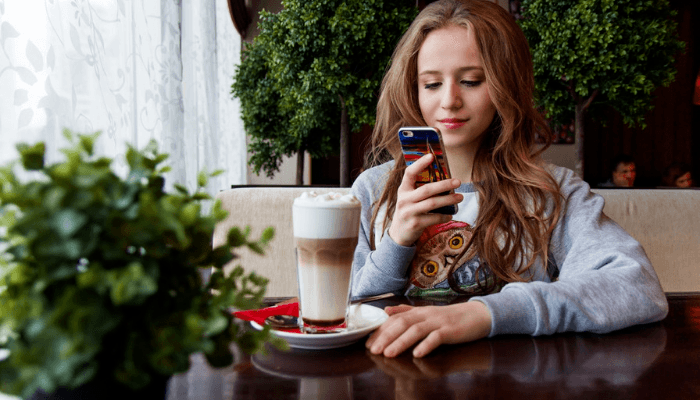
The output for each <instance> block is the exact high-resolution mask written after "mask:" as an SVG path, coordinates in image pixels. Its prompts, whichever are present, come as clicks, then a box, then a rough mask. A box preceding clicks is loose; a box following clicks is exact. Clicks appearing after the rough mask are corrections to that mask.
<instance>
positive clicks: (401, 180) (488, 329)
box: [352, 0, 668, 357]
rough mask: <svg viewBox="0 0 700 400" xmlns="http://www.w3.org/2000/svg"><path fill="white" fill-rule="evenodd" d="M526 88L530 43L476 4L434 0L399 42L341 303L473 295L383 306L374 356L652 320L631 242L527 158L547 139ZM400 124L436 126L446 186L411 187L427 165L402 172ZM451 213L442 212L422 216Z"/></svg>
mask: <svg viewBox="0 0 700 400" xmlns="http://www.w3.org/2000/svg"><path fill="white" fill-rule="evenodd" d="M533 90H534V81H533V72H532V62H531V58H530V53H529V48H528V45H527V41H526V39H525V37H524V35H523V33H522V31H521V30H520V29H519V27H518V26H517V24H516V23H515V21H514V20H513V18H512V17H511V16H510V15H509V14H508V13H507V12H506V11H505V10H503V9H501V8H500V7H499V6H498V5H496V4H494V3H491V2H489V1H477V0H472V1H469V0H465V1H457V0H443V1H438V2H436V3H432V4H430V5H429V6H428V7H426V9H425V10H423V11H422V12H421V13H420V15H419V16H418V17H417V18H416V20H415V21H414V22H413V24H412V25H411V26H410V27H409V29H408V31H407V32H406V33H405V35H404V36H403V38H402V39H401V41H400V42H399V44H398V45H397V48H396V50H395V52H394V55H393V59H392V62H391V66H390V68H389V70H388V71H387V73H386V76H385V78H384V82H383V84H382V91H381V95H380V98H379V104H378V106H377V120H376V124H375V128H374V133H373V141H372V151H371V153H370V154H369V157H368V163H369V165H368V166H369V167H371V168H369V169H367V170H366V171H365V172H363V173H362V175H360V177H358V179H357V180H356V182H355V184H354V185H353V192H354V194H355V195H356V196H357V197H358V198H359V199H360V200H361V202H362V205H363V215H362V226H361V231H360V236H361V237H360V240H359V244H358V247H357V250H356V252H355V260H354V265H353V288H352V293H353V296H355V297H363V296H368V295H373V294H379V293H384V292H395V293H402V294H407V295H409V296H431V297H435V296H438V297H441V298H444V297H445V296H450V295H456V294H471V295H473V297H472V298H471V299H470V300H469V301H468V302H466V303H459V304H452V305H447V306H437V307H415V308H414V307H410V306H399V307H389V308H387V310H386V311H387V313H388V314H389V315H390V318H389V320H388V321H387V322H386V323H384V324H383V325H382V326H381V327H380V328H379V329H378V330H377V331H376V332H375V333H374V334H373V335H372V337H370V338H369V339H368V341H367V347H368V348H369V349H370V351H371V352H372V353H375V354H380V353H381V354H384V355H385V356H388V357H392V356H396V355H398V354H399V353H401V352H403V351H404V350H406V349H407V348H409V347H411V346H413V345H414V344H418V345H417V346H416V347H415V348H414V350H413V355H414V356H416V357H421V356H424V355H425V354H427V353H429V352H430V351H432V350H433V349H435V348H436V347H437V346H438V345H440V344H441V343H458V342H465V341H471V340H476V339H479V338H482V337H486V336H494V335H499V334H507V333H525V334H531V335H541V334H551V333H554V332H562V331H592V332H608V331H612V330H615V329H620V328H623V327H626V326H630V325H633V324H640V323H647V322H653V321H658V320H660V319H662V318H664V317H665V315H666V313H667V309H668V305H667V303H666V299H665V296H664V294H663V291H662V289H661V286H660V285H659V282H658V278H657V277H656V274H655V272H654V269H653V268H652V266H651V264H650V263H649V260H648V259H647V257H646V255H645V253H644V250H643V249H642V248H641V246H640V245H639V243H638V242H636V241H635V240H634V239H633V238H631V237H630V236H629V235H628V234H627V233H626V232H625V231H624V230H623V229H622V228H620V226H618V225H617V224H615V223H614V222H613V221H611V220H610V219H609V218H607V217H606V216H605V215H604V214H603V212H602V210H603V199H602V197H600V196H597V195H594V194H592V193H591V192H590V190H589V186H588V185H587V184H586V183H585V182H583V181H582V180H581V179H579V178H577V177H576V176H574V174H573V173H572V172H571V171H570V170H567V169H564V168H559V167H555V166H553V165H546V164H545V163H544V162H543V161H542V159H541V158H540V155H541V153H542V151H543V149H541V148H540V147H539V146H538V145H537V144H536V141H535V137H536V135H537V132H549V130H548V128H547V126H546V124H545V122H544V121H543V119H542V117H541V116H540V115H539V113H538V112H537V111H536V110H535V109H534V107H533ZM402 126H432V127H436V128H438V129H439V130H440V131H441V133H442V135H443V140H444V145H445V153H446V154H447V158H448V160H449V165H450V171H451V174H452V177H453V179H451V180H446V181H441V182H435V183H430V184H427V185H424V186H421V187H420V188H416V187H415V181H416V178H417V176H418V175H419V174H420V173H421V171H422V170H423V169H425V168H426V167H427V166H428V165H429V164H430V163H431V161H432V158H431V157H432V156H430V155H427V156H425V157H423V158H421V159H419V160H418V161H416V162H415V163H413V164H412V165H411V166H409V167H406V164H405V163H404V161H403V156H402V153H401V148H400V145H399V140H398V136H397V131H398V129H399V128H400V127H402ZM450 189H454V190H455V192H456V193H455V194H447V195H445V194H443V193H444V192H446V191H448V190H450ZM451 204H458V205H459V212H458V213H457V214H456V215H454V216H446V215H441V214H434V213H430V211H431V210H434V209H436V208H438V207H441V206H445V205H451Z"/></svg>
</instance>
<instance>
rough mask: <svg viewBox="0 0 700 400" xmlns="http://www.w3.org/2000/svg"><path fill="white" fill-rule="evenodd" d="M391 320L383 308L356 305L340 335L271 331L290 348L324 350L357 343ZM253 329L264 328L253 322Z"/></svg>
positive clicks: (352, 306)
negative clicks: (344, 329) (345, 329)
mask: <svg viewBox="0 0 700 400" xmlns="http://www.w3.org/2000/svg"><path fill="white" fill-rule="evenodd" d="M388 318H389V316H388V315H387V313H385V312H384V310H382V309H381V308H377V307H374V306H370V305H368V304H354V305H351V306H350V311H349V312H348V329H347V331H345V332H340V333H324V334H318V335H314V334H303V333H292V332H284V331H277V330H271V331H270V332H271V333H272V334H273V335H275V336H277V337H280V338H282V339H284V340H286V341H287V343H288V344H289V347H292V348H296V349H307V350H323V349H334V348H336V347H343V346H347V345H350V344H353V343H355V342H357V341H358V340H360V339H362V338H363V337H365V336H366V335H368V334H369V333H370V332H372V331H373V330H375V329H377V328H379V326H380V325H381V324H383V323H384V321H386V320H387V319H388ZM250 324H251V325H252V326H253V328H255V329H257V330H262V326H260V325H259V324H258V323H256V322H253V321H251V323H250Z"/></svg>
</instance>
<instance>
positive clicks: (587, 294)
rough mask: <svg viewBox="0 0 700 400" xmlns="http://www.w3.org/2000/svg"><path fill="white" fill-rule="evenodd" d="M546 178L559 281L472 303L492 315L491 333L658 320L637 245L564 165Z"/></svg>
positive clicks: (515, 287)
mask: <svg viewBox="0 0 700 400" xmlns="http://www.w3.org/2000/svg"><path fill="white" fill-rule="evenodd" d="M553 175H554V176H555V179H557V180H558V181H559V184H560V187H561V193H562V195H563V198H564V204H563V211H562V216H561V218H560V219H559V222H558V224H557V226H556V228H555V230H554V232H553V234H552V237H551V240H550V253H551V256H552V258H553V261H554V263H555V264H556V266H557V268H558V270H559V276H558V279H557V280H556V281H554V282H543V281H533V282H526V283H520V282H517V283H509V284H507V285H505V286H504V287H503V289H502V290H501V291H500V292H498V293H494V294H491V295H486V296H481V297H474V298H472V299H471V300H470V301H481V302H483V303H484V304H486V306H487V307H488V308H489V310H490V311H491V315H492V326H491V334H490V336H494V335H500V334H516V333H517V334H531V335H546V334H552V333H555V332H565V331H576V332H581V331H589V332H596V333H605V332H610V331H613V330H617V329H622V328H625V327H628V326H631V325H636V324H643V323H650V322H655V321H659V320H661V319H663V318H664V317H665V316H666V314H667V313H668V303H667V301H666V297H665V295H664V292H663V290H662V288H661V285H660V283H659V280H658V277H657V276H656V273H655V271H654V268H653V267H652V265H651V263H650V261H649V259H648V258H647V256H646V253H645V252H644V249H643V248H642V246H641V245H640V244H639V243H638V242H637V241H636V240H635V239H634V238H632V237H631V236H630V235H629V234H628V233H627V232H625V231H624V230H623V229H622V228H621V227H620V226H619V225H618V224H617V223H615V222H614V221H613V220H611V219H610V218H608V217H607V216H606V215H605V214H604V213H603V206H604V205H605V200H604V199H603V197H602V196H600V195H598V194H594V193H592V192H591V191H590V187H589V186H588V184H587V183H586V182H584V181H582V180H581V179H580V178H578V177H576V176H574V174H573V172H572V171H570V170H567V169H564V168H555V169H554V174H553Z"/></svg>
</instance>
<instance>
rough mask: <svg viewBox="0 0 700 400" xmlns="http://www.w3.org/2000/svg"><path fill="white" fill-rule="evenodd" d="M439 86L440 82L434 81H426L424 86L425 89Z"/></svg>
mask: <svg viewBox="0 0 700 400" xmlns="http://www.w3.org/2000/svg"><path fill="white" fill-rule="evenodd" d="M439 86H440V82H434V83H426V84H425V86H424V87H425V88H426V89H435V88H438V87H439Z"/></svg>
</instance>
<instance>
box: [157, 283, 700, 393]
mask: <svg viewBox="0 0 700 400" xmlns="http://www.w3.org/2000/svg"><path fill="white" fill-rule="evenodd" d="M667 297H668V301H669V306H670V311H669V315H668V317H667V318H666V319H665V320H664V321H662V322H658V323H654V324H649V325H643V326H636V327H632V328H628V329H624V330H621V331H617V332H613V333H609V334H605V335H597V334H589V333H584V334H576V333H565V334H557V335H553V336H545V337H530V336H525V335H513V336H501V337H495V338H491V339H483V340H479V341H476V342H473V343H466V344H461V345H449V346H441V347H440V348H438V349H437V350H435V351H434V352H433V353H431V354H430V355H428V356H427V357H425V358H423V359H414V358H413V357H412V356H411V355H410V351H409V352H405V353H404V354H402V355H401V356H399V357H397V358H395V359H389V358H385V357H382V356H374V355H371V354H370V353H369V352H368V351H366V350H365V348H364V339H363V340H361V341H360V342H359V343H356V344H354V345H351V346H348V347H345V348H340V349H333V350H323V351H310V350H305V351H303V350H292V351H289V352H282V351H278V350H274V349H273V350H271V351H270V352H269V353H268V354H267V355H255V356H252V357H250V356H246V355H242V354H237V355H236V357H237V361H238V362H237V364H236V365H235V366H233V367H231V368H228V369H223V370H212V369H210V368H209V367H208V366H207V365H206V363H205V362H204V360H203V357H194V358H193V365H192V368H191V369H190V371H189V372H188V373H187V374H182V375H178V376H175V377H173V378H172V379H171V381H170V384H169V387H168V399H299V398H303V399H333V400H336V399H351V398H352V399H431V400H438V399H471V398H474V399H501V398H503V399H700V293H678V294H667ZM401 303H410V301H409V300H408V299H406V298H401V297H393V298H389V299H384V300H379V301H376V302H373V303H369V304H372V305H375V306H378V307H384V306H387V305H395V304H401Z"/></svg>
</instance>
